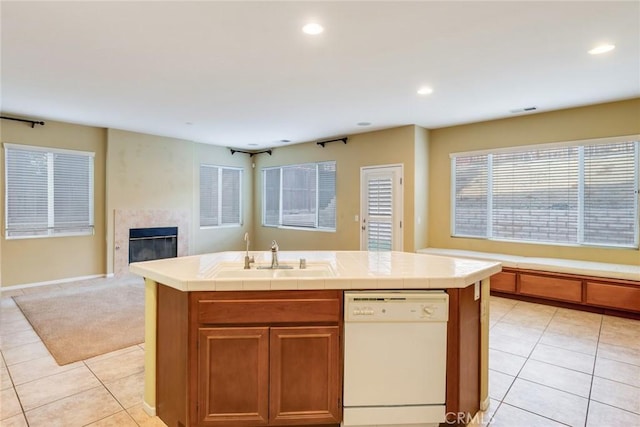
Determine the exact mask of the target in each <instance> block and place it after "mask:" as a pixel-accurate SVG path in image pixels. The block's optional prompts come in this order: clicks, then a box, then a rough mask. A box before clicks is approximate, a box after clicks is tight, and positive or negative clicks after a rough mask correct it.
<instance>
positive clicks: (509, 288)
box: [491, 271, 516, 292]
mask: <svg viewBox="0 0 640 427" xmlns="http://www.w3.org/2000/svg"><path fill="white" fill-rule="evenodd" d="M491 290H492V291H499V292H515V291H516V273H515V272H513V271H501V272H500V273H496V274H494V275H493V276H491Z"/></svg>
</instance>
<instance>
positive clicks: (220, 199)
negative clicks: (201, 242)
mask: <svg viewBox="0 0 640 427" xmlns="http://www.w3.org/2000/svg"><path fill="white" fill-rule="evenodd" d="M203 167H204V168H215V169H217V170H218V198H217V205H218V224H217V225H202V168H203ZM224 170H231V171H237V172H238V222H237V223H222V207H223V203H224V200H223V194H224V193H223V191H222V186H223V182H222V173H223V171H224ZM243 175H244V168H242V167H236V166H221V165H214V164H209V163H200V168H199V177H198V180H199V182H198V197H199V203H200V206H199V210H198V216H199V218H198V225H199V228H200V229H201V230H207V229H216V228H233V227H242V226H243V225H244V221H243V201H242V183H243Z"/></svg>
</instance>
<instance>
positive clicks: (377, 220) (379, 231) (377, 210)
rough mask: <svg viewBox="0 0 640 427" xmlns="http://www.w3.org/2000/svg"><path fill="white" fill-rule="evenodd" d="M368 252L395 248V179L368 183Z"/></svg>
mask: <svg viewBox="0 0 640 427" xmlns="http://www.w3.org/2000/svg"><path fill="white" fill-rule="evenodd" d="M367 216H368V218H369V222H368V225H367V250H369V251H390V250H391V249H392V247H393V241H392V234H393V233H392V227H393V178H379V179H370V180H368V182H367Z"/></svg>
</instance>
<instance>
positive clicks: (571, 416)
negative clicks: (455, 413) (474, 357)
mask: <svg viewBox="0 0 640 427" xmlns="http://www.w3.org/2000/svg"><path fill="white" fill-rule="evenodd" d="M489 369H490V370H489V397H490V399H491V403H490V407H489V410H488V411H487V412H486V413H481V414H479V415H478V416H477V417H476V420H475V422H474V423H472V424H471V425H473V426H480V425H487V423H489V422H490V425H491V426H494V427H502V426H526V427H538V426H576V427H578V426H579V427H596V426H597V427H618V426H620V427H622V426H626V427H638V426H640V321H638V320H630V319H623V318H619V317H612V316H604V315H600V314H594V313H587V312H582V311H576V310H568V309H564V308H555V307H550V306H546V305H540V304H531V303H527V302H522V301H515V300H510V299H505V298H497V297H492V298H491V307H490V331H489Z"/></svg>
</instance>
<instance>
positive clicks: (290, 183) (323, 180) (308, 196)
mask: <svg viewBox="0 0 640 427" xmlns="http://www.w3.org/2000/svg"><path fill="white" fill-rule="evenodd" d="M262 173H263V191H262V196H263V197H262V200H263V204H262V205H263V208H262V224H263V225H265V226H271V227H280V226H284V227H299V228H310V229H321V230H332V231H335V229H336V162H321V163H306V164H301V165H290V166H281V167H275V168H266V169H263V171H262Z"/></svg>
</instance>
